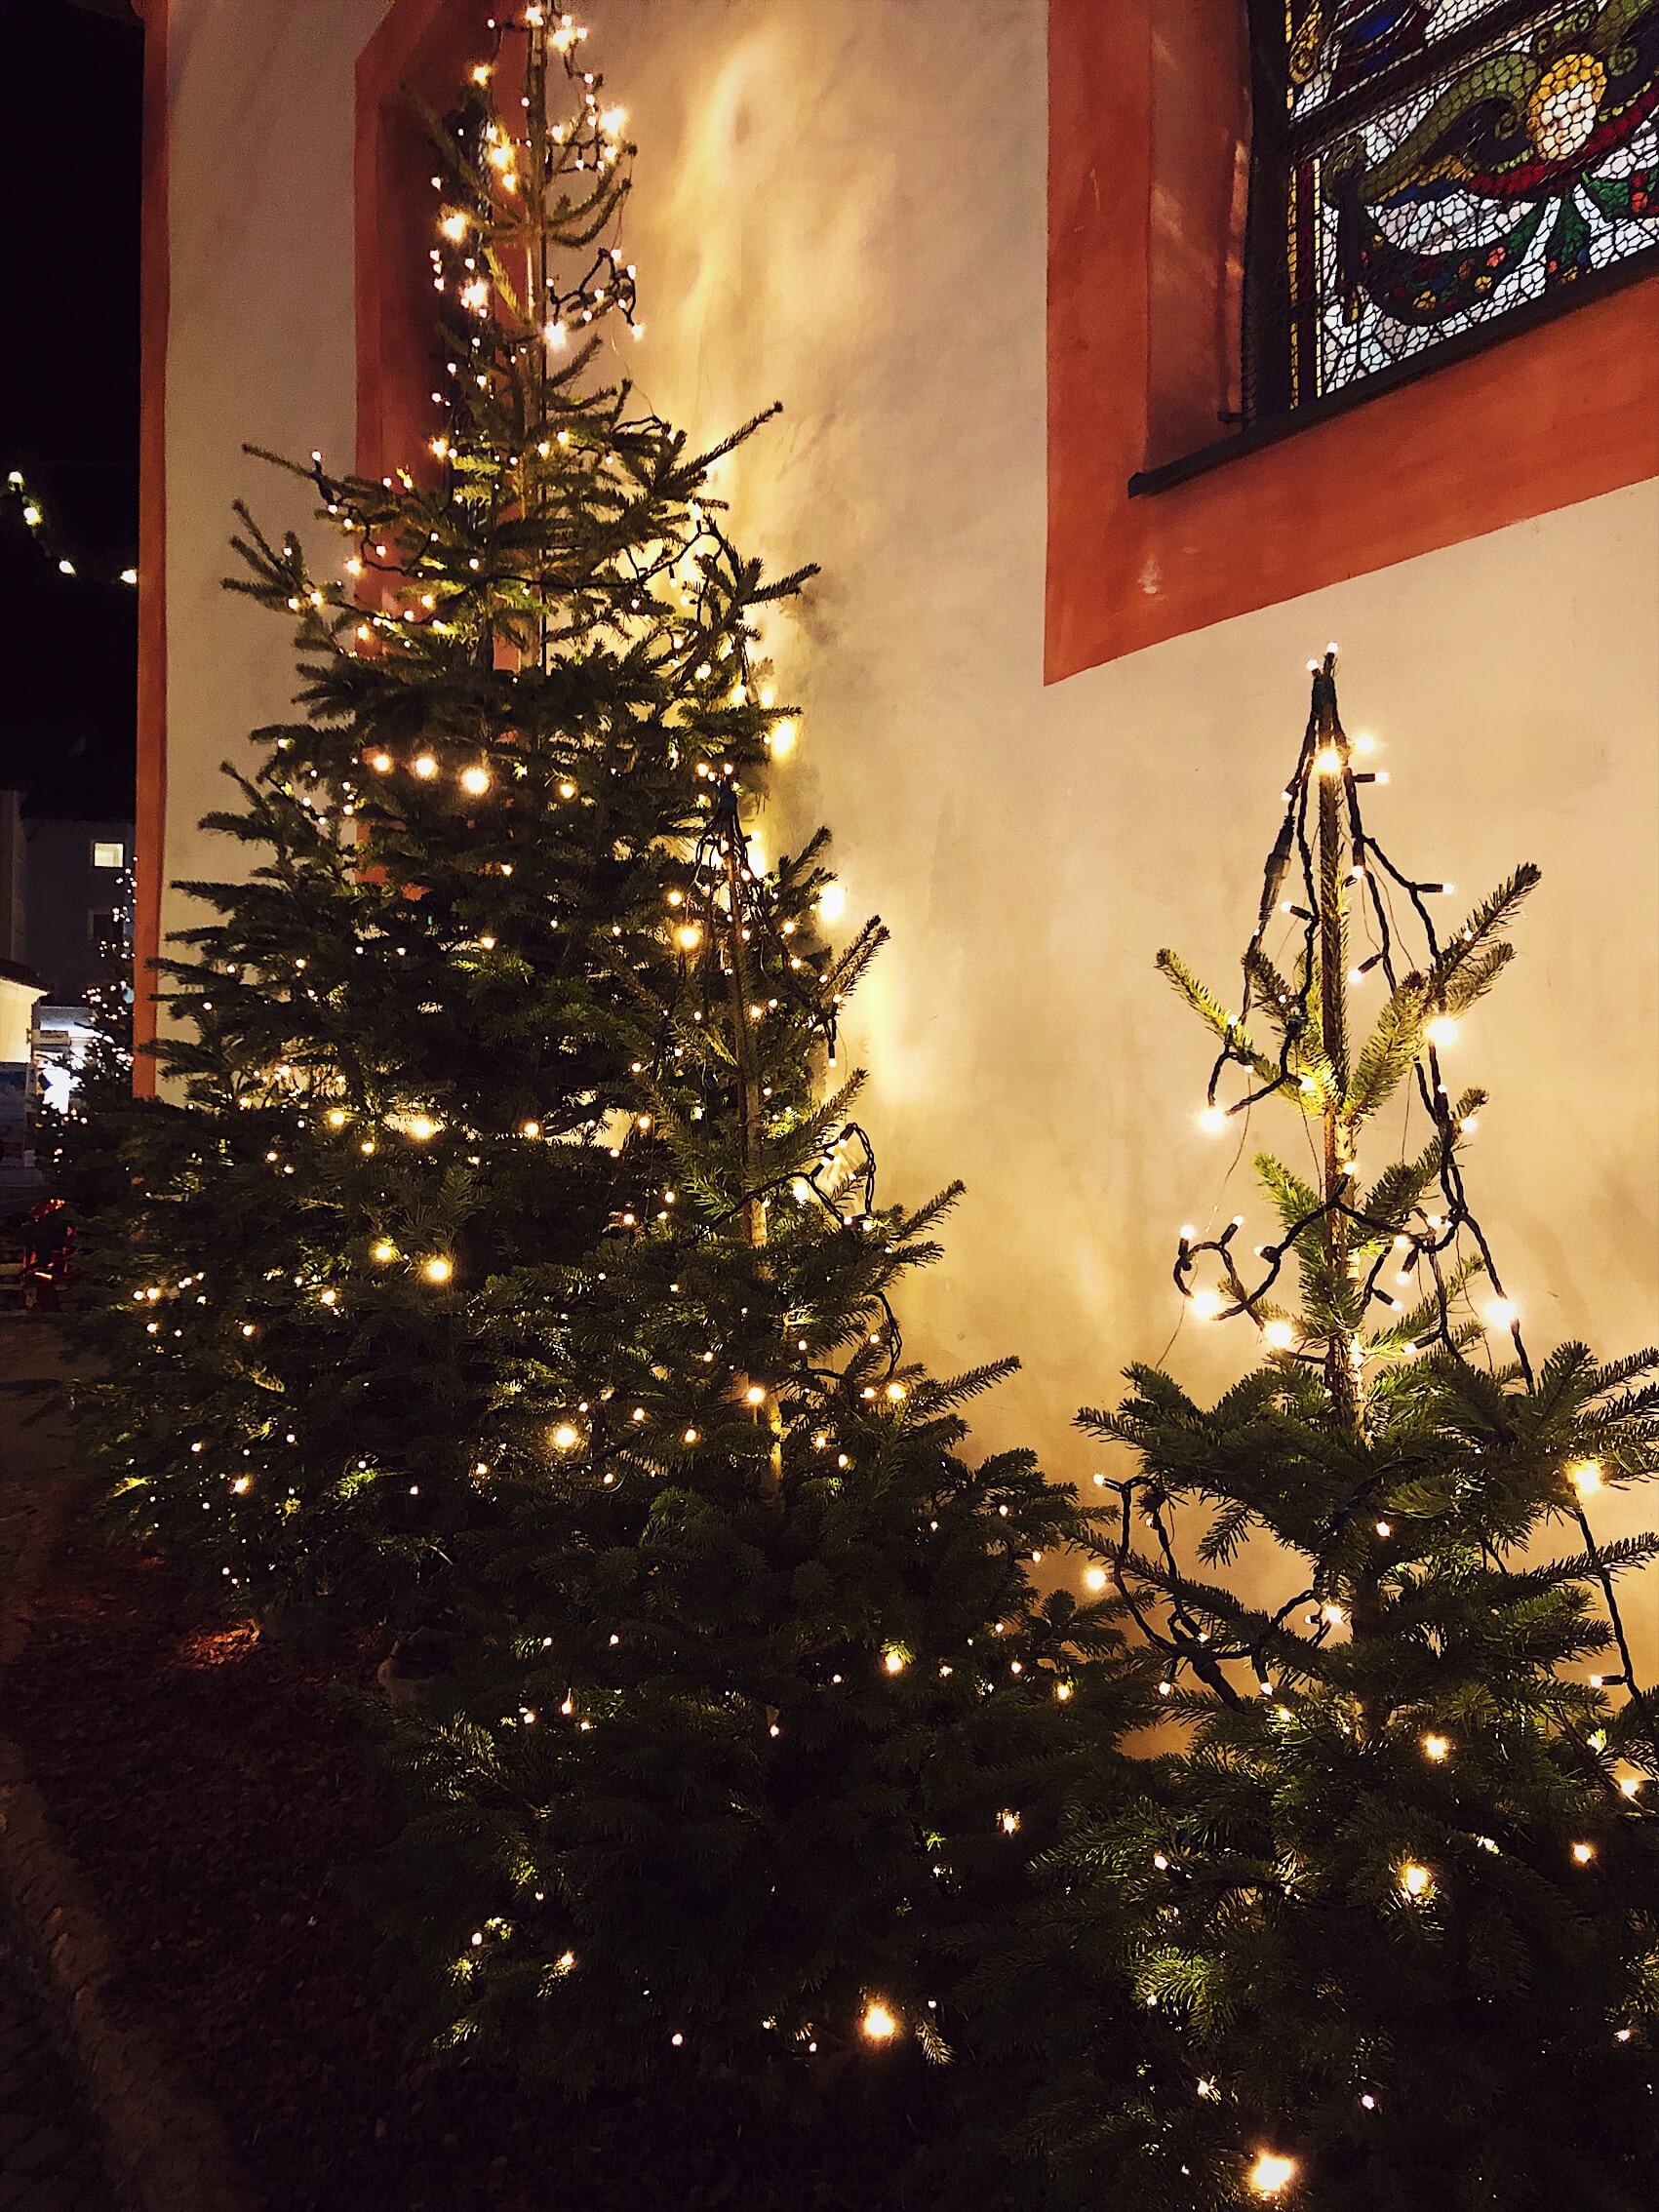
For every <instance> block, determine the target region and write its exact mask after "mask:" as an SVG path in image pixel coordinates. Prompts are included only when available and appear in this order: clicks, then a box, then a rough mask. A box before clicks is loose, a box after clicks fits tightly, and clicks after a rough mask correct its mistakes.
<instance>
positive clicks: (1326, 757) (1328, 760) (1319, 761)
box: [1314, 745, 1342, 775]
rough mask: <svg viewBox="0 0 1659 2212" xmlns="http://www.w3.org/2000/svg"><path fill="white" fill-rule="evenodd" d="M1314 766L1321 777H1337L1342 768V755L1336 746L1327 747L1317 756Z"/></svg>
mask: <svg viewBox="0 0 1659 2212" xmlns="http://www.w3.org/2000/svg"><path fill="white" fill-rule="evenodd" d="M1314 766H1315V768H1317V769H1318V770H1319V771H1320V773H1321V775H1335V774H1336V773H1337V772H1338V770H1340V769H1341V767H1342V755H1341V754H1340V753H1339V752H1338V751H1337V749H1336V747H1335V746H1334V745H1326V746H1324V747H1323V750H1322V751H1321V752H1319V753H1317V754H1316V755H1315V757H1314Z"/></svg>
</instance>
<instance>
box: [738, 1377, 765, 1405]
mask: <svg viewBox="0 0 1659 2212" xmlns="http://www.w3.org/2000/svg"><path fill="white" fill-rule="evenodd" d="M743 1402H744V1404H745V1405H764V1404H765V1403H766V1402H767V1394H766V1388H765V1386H764V1384H761V1383H758V1382H752V1383H751V1384H750V1385H749V1387H748V1389H747V1390H746V1391H745V1392H744V1393H743Z"/></svg>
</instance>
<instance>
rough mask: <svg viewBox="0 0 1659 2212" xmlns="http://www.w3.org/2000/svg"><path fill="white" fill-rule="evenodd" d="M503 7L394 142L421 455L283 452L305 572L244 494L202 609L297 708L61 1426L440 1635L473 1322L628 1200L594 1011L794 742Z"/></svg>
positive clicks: (555, 120)
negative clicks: (226, 618)
mask: <svg viewBox="0 0 1659 2212" xmlns="http://www.w3.org/2000/svg"><path fill="white" fill-rule="evenodd" d="M532 14H533V16H535V17H536V18H537V20H536V21H535V22H534V23H533V24H531V25H530V26H529V27H528V28H524V27H518V28H513V29H507V28H505V27H504V28H503V29H502V30H501V31H500V32H499V33H498V34H497V39H498V48H499V51H498V53H497V55H496V57H495V59H494V60H482V61H481V62H480V63H479V65H478V68H477V69H476V70H475V72H474V81H473V82H472V83H471V84H470V85H469V86H468V87H467V88H466V93H465V97H464V99H461V101H460V104H459V105H458V106H457V108H456V110H455V111H454V114H452V115H451V116H450V117H449V118H447V119H446V120H445V121H444V122H443V123H442V124H441V125H439V124H437V123H435V124H434V135H435V145H436V153H435V157H434V158H435V162H436V165H437V174H436V177H435V183H436V186H437V189H436V191H435V193H434V205H433V221H434V245H433V249H432V261H433V272H434V284H435V293H434V299H435V306H436V309H437V310H438V312H439V313H440V314H441V316H442V324H441V328H439V329H438V330H437V332H436V354H435V362H434V369H433V375H434V379H435V386H436V394H435V396H436V402H437V404H436V406H435V409H434V425H433V432H432V437H431V441H430V452H429V453H428V454H424V455H423V456H421V460H420V464H419V466H418V467H416V466H415V465H412V466H411V467H409V468H406V469H400V470H399V471H398V472H397V474H396V476H395V477H392V478H387V479H385V480H383V481H378V482H376V481H367V480H364V479H362V478H359V477H354V476H338V475H336V474H335V473H333V472H331V471H330V470H329V469H328V468H326V467H325V465H324V463H323V460H322V458H321V456H314V457H313V461H312V464H311V466H310V468H309V469H306V470H301V471H299V472H298V473H300V474H301V475H303V476H305V477H307V478H309V479H310V480H311V481H312V482H314V485H315V488H316V492H317V496H318V500H319V503H320V508H321V515H320V520H321V522H322V523H323V525H324V526H325V529H326V532H327V533H328V534H330V535H332V536H333V538H334V540H335V550H334V552H333V553H331V554H329V555H328V556H327V557H326V558H324V559H322V560H320V561H319V560H316V559H314V558H313V557H312V556H311V555H309V554H307V553H306V551H305V550H304V549H303V548H302V547H301V545H300V544H299V543H298V542H297V541H296V539H294V538H292V537H289V538H285V539H283V540H282V541H281V542H280V543H274V542H272V541H271V540H270V538H269V537H268V536H267V535H265V534H264V533H261V532H260V531H259V530H258V529H257V526H256V525H255V524H254V522H253V521H252V519H251V517H249V516H247V515H246V514H244V517H243V520H244V526H245V527H244V532H243V534H242V536H241V538H240V539H239V541H238V542H239V545H240V549H241V551H242V553H243V554H244V556H245V557H246V562H247V567H248V573H247V574H246V575H245V576H244V577H243V578H242V579H240V580H239V582H238V584H237V586H236V588H238V589H240V590H242V591H245V592H249V593H251V594H252V595H253V596H254V597H255V598H256V599H257V601H258V602H260V603H261V604H262V605H264V606H266V607H269V608H271V609H274V610H275V611H276V612H278V613H279V614H280V615H282V616H283V618H285V619H293V620H295V622H296V634H297V642H298V651H299V654H300V659H301V666H302V670H303V675H304V679H305V682H304V689H303V691H302V693H301V704H302V706H303V708H304V716H303V719H301V720H298V721H295V722H291V723H286V724H282V725H279V726H276V727H274V728H270V729H265V730H261V731H257V732H256V733H255V742H256V746H257V755H258V757H257V766H256V767H255V768H254V770H252V772H251V773H249V774H246V775H244V774H241V773H237V774H236V777H235V780H236V784H237V787H238V790H239V794H240V803H239V805H238V806H237V807H236V808H235V809H234V810H230V811H226V812H224V813H221V814H218V815H216V816H214V817H211V821H212V825H213V826H214V827H216V828H217V829H218V830H221V831H223V832H224V833H225V834H226V835H228V836H229V837H231V838H234V839H236V840H238V841H240V842H241V843H242V844H243V845H244V846H245V847H246V848H247V849H248V852H249V857H250V860H251V862H252V873H251V876H250V878H249V880H248V881H246V882H240V883H222V884H211V883H210V884H193V885H190V886H188V887H186V888H187V889H189V890H191V891H192V892H193V893H194V894H195V895H196V896H197V897H198V898H199V899H200V900H202V901H203V902H204V903H205V905H206V906H207V907H208V908H209V909H211V910H212V918H211V919H209V920H207V921H205V922H203V923H202V924H201V925H200V926H199V927H196V928H192V929H189V930H186V931H184V932H183V933H182V935H181V937H180V938H179V939H178V940H176V943H177V944H178V945H179V946H180V948H181V949H180V950H179V951H178V954H177V956H176V957H175V958H174V959H173V960H171V961H170V962H169V963H168V964H167V965H166V969H165V973H166V978H167V982H166V988H165V990H164V993H163V996H164V999H165V1003H166V1006H167V1008H168V1012H169V1014H170V1016H171V1021H172V1031H171V1035H170V1037H169V1041H168V1042H167V1043H166V1044H165V1045H164V1047H163V1049H162V1059H163V1063H164V1066H165V1068H166V1070H167V1071H168V1074H169V1076H170V1077H171V1079H172V1082H171V1086H170V1093H171V1096H172V1097H173V1099H174V1100H175V1101H183V1103H174V1104H172V1105H167V1106H145V1107H142V1108H140V1109H138V1110H137V1111H136V1113H135V1115H134V1116H133V1117H132V1118H131V1120H130V1123H129V1125H128V1126H127V1128H126V1129H125V1131H124V1143H125V1147H126V1156H127V1159H128V1163H129V1167H130V1172H131V1177H132V1180H131V1185H130V1188H131V1192H132V1203H131V1205H129V1206H128V1207H127V1208H125V1209H123V1210H121V1211H120V1212H118V1213H116V1214H113V1215H106V1216H105V1218H104V1222H103V1225H102V1242H103V1244H104V1247H105V1248H104V1250H103V1252H102V1254H101V1259H102V1264H103V1267H104V1272H105V1274H106V1275H107V1277H108V1279H109V1280H110V1281H111V1283H112V1284H114V1285H115V1287H116V1288H117V1290H118V1292H119V1297H118V1299H117V1302H116V1307H115V1310H114V1312H113V1313H112V1314H109V1315H106V1316H105V1317H103V1319H102V1321H101V1322H100V1323H99V1335H100V1344H99V1350H100V1351H101V1353H102V1355H103V1358H104V1361H105V1363H106V1372H107V1380H106V1381H105V1382H104V1383H102V1384H101V1385H99V1388H98V1389H97V1390H96V1392H95V1393H94V1394H93V1402H92V1404H91V1406H90V1408H89V1411H90V1419H89V1435H90V1436H91V1437H92V1439H93V1440H94V1442H95V1443H96V1444H97V1446H98V1448H99V1452H100V1454H101V1456H102V1457H103V1459H104V1461H105V1464H106V1465H108V1466H109V1467H110V1468H111V1469H112V1470H113V1472H114V1473H115V1475H116V1477H117V1479H118V1481H119V1482H120V1484H121V1485H122V1492H123V1497H124V1501H125V1503H126V1506H127V1508H128V1510H129V1512H130V1514H131V1517H132V1520H133V1521H134V1523H135V1525H136V1526H137V1527H138V1529H139V1530H140V1531H141V1532H142V1533H143V1534H144V1535H145V1536H146V1537H148V1538H152V1539H154V1540H158V1541H161V1542H163V1543H165V1544H166V1545H167V1547H168V1548H169V1549H170V1550H171V1551H172V1552H174V1554H175V1555H176V1556H188V1557H189V1558H190V1559H191V1560H193V1561H194V1562H195V1563H196V1564H197V1565H198V1566H199V1567H200V1568H201V1569H202V1570H203V1572H204V1573H205V1574H206V1576H207V1577H209V1578H210V1579H212V1580H215V1581H219V1582H222V1584H223V1586H224V1588H225V1591H226V1593H227V1595H228V1596H229V1598H230V1600H231V1601H232V1602H233V1603H235V1604H238V1605H246V1604H248V1603H249V1602H254V1603H257V1604H258V1605H260V1606H266V1605H270V1604H274V1603H280V1602H282V1601H284V1600H295V1599H307V1600H320V1601H323V1602H326V1603H327V1604H328V1605H330V1606H331V1607H333V1609H334V1610H335V1611H336V1613H337V1614H338V1615H340V1616H341V1617H343V1618H346V1619H349V1620H361V1619H363V1618H365V1617H372V1616H373V1615H374V1614H375V1613H376V1612H380V1613H383V1614H385V1615H386V1616H388V1617H389V1618H391V1619H392V1620H393V1621H394V1622H395V1623H398V1624H399V1625H401V1626H413V1625H419V1624H424V1625H430V1624H431V1623H432V1622H434V1621H435V1620H440V1621H441V1619H442V1618H443V1615H444V1613H445V1610H446V1608H447V1606H448V1604H449V1602H450V1584H451V1582H452V1579H453V1573H454V1554H455V1545H456V1540H457V1538H458V1537H459V1536H460V1535H461V1534H462V1533H463V1532H464V1531H465V1530H466V1529H468V1528H472V1527H476V1526H478V1525H480V1524H487V1523H488V1522H489V1521H491V1519H492V1518H493V1516H494V1510H495V1509H494V1503H493V1500H492V1495H491V1482H492V1477H493V1473H494V1456H495V1455H494V1436H493V1431H492V1427H491V1422H492V1419H493V1413H494V1402H495V1390H494V1378H493V1373H492V1369H491V1366H490V1363H489V1356H488V1353H487V1351H486V1350H485V1348H484V1347H483V1345H482V1343H481V1337H480V1331H481V1329H482V1328H483V1327H484V1325H485V1320H486V1311H487V1305H488V1310H489V1312H490V1313H491V1314H494V1312H496V1311H499V1310H504V1309H505V1310H510V1309H511V1307H512V1304H513V1300H514V1291H513V1289H512V1288H511V1284H512V1281H513V1278H514V1276H515V1273H516V1271H518V1270H521V1269H523V1268H525V1267H526V1266H531V1265H534V1266H541V1265H544V1264H546V1263H547V1262H548V1261H550V1260H556V1259H560V1258H564V1259H572V1260H573V1259H574V1258H575V1257H576V1256H577V1255H579V1254H580V1253H582V1252H583V1251H585V1250H587V1249H588V1248H589V1247H590V1246H591V1244H593V1242H594V1241H595V1239H596V1238H597V1237H598V1236H599V1235H600V1234H601V1232H602V1231H603V1229H604V1227H605V1225H606V1223H607V1222H608V1220H609V1219H610V1218H611V1216H612V1213H613V1212H615V1211H617V1210H619V1209H625V1208H626V1205H627V1204H628V1202H629V1198H630V1194H632V1193H634V1192H635V1191H636V1190H644V1189H645V1188H646V1187H648V1186H649V1185H650V1184H652V1182H653V1181H654V1180H655V1179H656V1169H655V1166H654V1165H653V1164H652V1152H653V1149H654V1148H653V1145H652V1142H651V1140H650V1138H649V1134H648V1127H647V1125H646V1124H645V1123H643V1122H642V1121H641V1120H640V1119H639V1116H640V1112H641V1110H642V1109H643V1106H644V1098H645V1094H644V1090H643V1088H642V1084H641V1080H640V1075H639V1071H638V1069H637V1068H636V1067H635V1066H634V1065H633V1064H632V1063H633V1060H634V1058H635V1052H634V1047H633V1045H632V1043H631V1037H632V1027H631V1023H632V1009H633V1007H634V1004H635V1001H636V998H637V994H638V992H639V990H640V989H641V988H642V987H644V986H645V985H646V984H647V983H648V982H649V983H651V984H652V987H653V988H655V989H656V990H657V991H658V992H659V993H661V992H665V991H666V990H667V988H668V984H669V980H670V978H671V977H672V975H673V974H674V972H675V971H676V966H677V963H678V961H679V958H680V954H679V951H678V949H677V947H676V944H675V939H674V931H675V919H676V918H675V913H674V909H673V907H672V905H671V904H670V902H669V901H670V896H671V892H672V888H673V885H674V882H675V881H676V880H677V868H676V863H675V860H674V857H673V854H674V850H675V848H676V845H677V844H678V843H679V842H681V841H684V840H685V839H686V838H688V837H694V836H695V835H696V834H697V831H698V829H699V827H700V825H701V824H702V823H703V821H704V820H705V819H706V817H707V813H708V810H709V806H710V796H711V789H712V786H711V784H710V782H709V776H710V774H711V772H712V770H713V767H714V764H716V763H731V765H732V767H733V769H734V770H749V769H751V768H752V767H754V766H755V765H757V764H759V763H760V762H762V761H763V760H765V759H766V758H767V757H768V754H769V750H770V748H772V747H774V746H775V747H777V749H778V750H780V751H781V750H782V749H783V744H784V740H785V739H786V738H788V737H789V736H790V735H791V734H792V725H791V723H790V721H789V719H788V715H787V711H786V709H785V708H784V707H783V706H782V705H779V704H776V703H774V700H773V696H772V691H771V690H770V686H769V684H768V682H767V671H766V668H765V666H764V665H762V664H759V663H758V662H756V660H755V658H754V641H755V631H754V617H755V614H756V611H757V610H758V609H759V608H760V607H762V606H763V605H765V604H766V603H767V602H769V601H771V600H774V599H776V598H777V597H778V596H780V595H781V594H786V593H788V592H789V591H790V590H792V589H793V588H794V586H795V584H796V583H797V582H798V581H799V578H785V579H784V580H782V581H780V582H771V583H769V582H766V581H764V580H763V578H762V576H761V572H760V568H759V565H758V564H757V563H756V562H754V561H752V560H749V559H747V558H745V557H744V556H742V555H740V554H739V553H738V552H737V551H736V550H735V548H734V547H733V546H732V544H731V541H730V539H729V537H728V536H727V534H726V532H725V530H724V528H723V525H722V521H721V512H720V509H719V507H718V505H717V503H716V502H715V501H714V500H713V499H712V498H711V497H710V496H709V494H708V491H707V476H708V470H709V467H710V465H711V463H712V462H713V460H714V459H715V458H716V457H717V455H718V453H720V452H724V451H726V450H728V449H727V448H724V447H723V448H719V449H717V450H716V452H715V453H703V454H694V453H693V452H692V451H691V449H690V448H689V446H688V444H687V441H686V439H685V438H684V436H683V435H681V434H680V433H678V432H676V431H674V430H673V429H671V428H670V427H669V426H668V425H667V424H666V423H664V422H662V421H660V420H658V419H657V418H656V417H655V416H653V415H650V414H649V413H645V412H642V411H640V410H639V409H638V408H637V406H636V405H635V402H634V399H633V395H632V393H631V391H630V388H629V386H628V384H627V382H626V380H625V379H620V378H617V377H615V376H614V375H611V374H609V373H608V370H607V363H608V361H609V359H610V354H609V352H608V351H607V342H606V341H607V339H608V338H609V336H610V335H611V334H612V332H615V333H618V334H620V336H621V340H622V342H623V343H624V344H625V343H627V342H629V339H628V333H629V332H630V331H631V330H637V329H638V327H639V326H638V324H637V321H636V311H635V290H634V279H633V273H632V271H631V269H630V268H629V267H628V265H627V264H626V263H625V262H624V261H623V260H622V259H621V257H620V255H619V252H618V250H617V248H616V246H615V243H614V238H615V232H616V229H617V225H618V220H619V217H620V213H621V209H622V206H623V203H624V199H625V195H626V192H627V189H628V176H627V171H628V164H629V156H630V152H631V149H630V148H629V147H628V145H627V144H626V142H625V141H624V139H623V137H622V117H621V115H620V113H619V111H617V110H615V109H612V108H611V107H609V106H607V105H605V104H604V94H603V89H602V86H601V84H600V82H599V80H598V79H597V78H596V77H592V76H591V75H590V74H589V73H588V72H586V71H585V70H584V69H583V68H582V67H581V66H580V65H579V62H580V44H579V35H578V34H577V33H576V32H575V31H574V30H573V28H572V27H571V26H569V25H567V24H555V25H553V26H551V27H549V26H548V25H547V24H546V23H545V22H544V21H542V20H540V11H534V10H533V11H532ZM497 66H498V67H499V69H500V72H501V77H502V81H503V84H504V87H505V91H504V96H503V97H502V98H501V99H500V100H499V102H497V100H496V98H495V93H494V86H495V82H496V77H495V70H496V67H497ZM521 88H522V93H523V98H524V99H525V101H526V102H527V103H528V104H526V105H524V106H522V107H521V105H520V94H521ZM565 95H568V102H567V106H566V109H565V111H564V112H561V111H560V110H559V108H558V106H557V103H556V96H565ZM739 435H740V436H741V435H743V433H740V434H739ZM737 442H738V441H737V440H735V439H734V440H732V441H731V444H735V443H737ZM630 1129H631V1130H632V1132H633V1134H632V1137H631V1139H629V1138H626V1137H625V1136H624V1134H623V1132H625V1131H628V1130H630ZM181 1439H182V1449H181V1443H180V1440H181Z"/></svg>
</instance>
